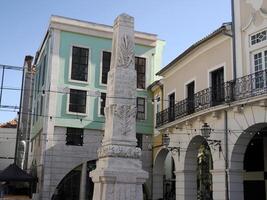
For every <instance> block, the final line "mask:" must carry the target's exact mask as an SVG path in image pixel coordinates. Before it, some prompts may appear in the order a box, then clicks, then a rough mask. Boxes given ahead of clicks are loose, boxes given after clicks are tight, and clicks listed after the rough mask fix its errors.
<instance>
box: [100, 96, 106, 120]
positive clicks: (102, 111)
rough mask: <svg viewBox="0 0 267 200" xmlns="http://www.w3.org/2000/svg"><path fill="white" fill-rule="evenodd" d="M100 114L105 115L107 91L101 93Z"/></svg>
mask: <svg viewBox="0 0 267 200" xmlns="http://www.w3.org/2000/svg"><path fill="white" fill-rule="evenodd" d="M100 101H101V102H100V114H101V115H105V112H104V109H105V106H106V93H101V99H100Z"/></svg>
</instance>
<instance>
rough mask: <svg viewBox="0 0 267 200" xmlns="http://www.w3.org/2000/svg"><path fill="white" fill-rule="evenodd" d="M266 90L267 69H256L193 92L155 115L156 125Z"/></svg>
mask: <svg viewBox="0 0 267 200" xmlns="http://www.w3.org/2000/svg"><path fill="white" fill-rule="evenodd" d="M266 91H267V70H262V71H258V72H256V73H253V74H249V75H247V76H243V77H240V78H238V79H236V80H232V81H228V82H225V83H223V84H221V85H217V86H216V87H209V88H206V89H204V90H201V91H199V92H197V93H195V94H194V96H193V97H191V98H190V99H189V98H188V99H184V100H181V101H179V102H177V103H175V105H174V106H173V107H169V108H167V109H165V110H163V111H161V112H158V113H157V116H156V118H157V119H156V127H157V128H159V127H161V126H163V125H164V124H167V123H169V122H172V121H175V120H177V119H180V118H182V117H185V116H188V115H191V114H193V113H196V112H198V111H201V110H204V109H207V108H210V107H214V106H218V105H223V104H229V103H231V102H234V101H239V100H243V99H248V98H251V97H255V96H260V95H262V94H265V93H266Z"/></svg>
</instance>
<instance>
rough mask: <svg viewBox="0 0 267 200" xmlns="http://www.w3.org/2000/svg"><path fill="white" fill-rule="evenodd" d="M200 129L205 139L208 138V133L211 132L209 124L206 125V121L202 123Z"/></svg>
mask: <svg viewBox="0 0 267 200" xmlns="http://www.w3.org/2000/svg"><path fill="white" fill-rule="evenodd" d="M200 131H201V134H202V136H203V137H204V138H205V139H208V138H209V137H210V133H211V128H210V126H209V125H208V123H206V122H205V123H204V124H203V126H202V128H201V129H200Z"/></svg>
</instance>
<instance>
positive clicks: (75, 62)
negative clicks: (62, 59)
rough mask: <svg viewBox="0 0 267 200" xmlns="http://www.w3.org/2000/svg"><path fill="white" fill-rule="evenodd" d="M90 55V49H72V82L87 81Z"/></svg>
mask: <svg viewBox="0 0 267 200" xmlns="http://www.w3.org/2000/svg"><path fill="white" fill-rule="evenodd" d="M88 55H89V49H86V48H80V47H73V48H72V66H71V79H72V80H78V81H87V77H88Z"/></svg>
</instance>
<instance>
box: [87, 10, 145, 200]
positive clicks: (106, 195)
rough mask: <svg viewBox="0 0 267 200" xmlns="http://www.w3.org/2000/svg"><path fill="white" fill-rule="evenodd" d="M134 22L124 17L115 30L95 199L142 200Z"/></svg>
mask: <svg viewBox="0 0 267 200" xmlns="http://www.w3.org/2000/svg"><path fill="white" fill-rule="evenodd" d="M134 44H135V43H134V19H133V17H131V16H129V15H126V14H122V15H120V16H118V17H117V19H116V20H115V22H114V27H113V40H112V57H111V67H110V71H109V73H108V84H107V85H108V88H107V96H108V97H115V98H107V101H106V107H105V117H106V123H105V134H104V138H103V140H102V144H101V147H100V148H99V150H98V158H99V160H98V161H97V163H96V169H95V170H94V171H92V172H91V173H90V176H91V177H92V180H93V182H94V184H95V185H94V197H93V200H142V199H143V194H142V193H143V192H142V184H143V183H144V182H145V180H146V179H147V178H148V173H147V172H145V171H144V170H143V169H142V162H141V160H140V159H141V149H140V148H136V141H137V140H136V70H135V65H134V63H135V59H134Z"/></svg>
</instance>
